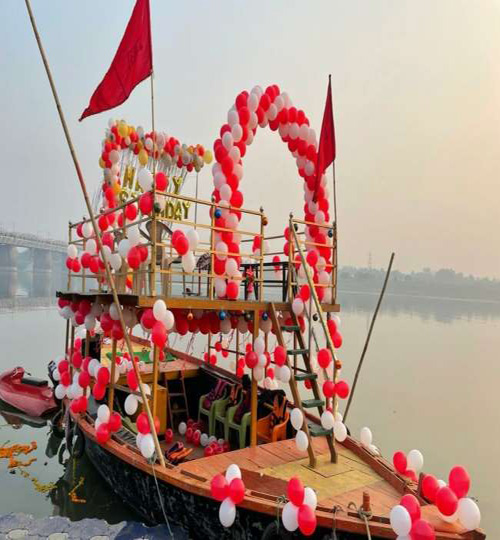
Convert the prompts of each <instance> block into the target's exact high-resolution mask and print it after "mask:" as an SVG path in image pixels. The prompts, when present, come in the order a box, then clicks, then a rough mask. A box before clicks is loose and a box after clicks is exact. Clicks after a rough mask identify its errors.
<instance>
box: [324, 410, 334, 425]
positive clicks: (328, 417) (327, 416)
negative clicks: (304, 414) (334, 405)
mask: <svg viewBox="0 0 500 540" xmlns="http://www.w3.org/2000/svg"><path fill="white" fill-rule="evenodd" d="M334 424H335V418H334V417H333V414H332V413H331V412H330V411H323V414H322V415H321V426H322V427H323V429H333V425H334Z"/></svg>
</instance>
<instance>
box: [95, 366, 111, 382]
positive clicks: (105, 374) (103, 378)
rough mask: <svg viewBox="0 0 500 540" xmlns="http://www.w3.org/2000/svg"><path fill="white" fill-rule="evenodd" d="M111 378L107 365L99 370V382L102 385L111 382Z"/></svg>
mask: <svg viewBox="0 0 500 540" xmlns="http://www.w3.org/2000/svg"><path fill="white" fill-rule="evenodd" d="M109 379H110V374H109V369H108V368H107V367H105V366H102V367H100V368H99V370H98V371H97V382H98V383H99V384H100V385H102V386H106V385H107V384H108V383H109Z"/></svg>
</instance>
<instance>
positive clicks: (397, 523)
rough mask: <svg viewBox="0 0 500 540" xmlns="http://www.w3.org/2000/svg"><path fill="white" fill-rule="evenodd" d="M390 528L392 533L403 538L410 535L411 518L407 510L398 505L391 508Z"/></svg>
mask: <svg viewBox="0 0 500 540" xmlns="http://www.w3.org/2000/svg"><path fill="white" fill-rule="evenodd" d="M389 519H390V522H391V527H392V529H393V531H394V532H395V533H396V534H398V535H400V536H405V535H408V534H410V530H411V517H410V514H409V512H408V510H407V509H406V508H405V507H404V506H401V505H400V504H398V505H396V506H393V507H392V510H391V513H390V515H389Z"/></svg>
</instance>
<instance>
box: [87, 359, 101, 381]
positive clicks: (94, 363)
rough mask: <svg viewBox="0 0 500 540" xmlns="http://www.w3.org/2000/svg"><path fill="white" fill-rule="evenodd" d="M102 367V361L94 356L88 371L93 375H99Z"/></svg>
mask: <svg viewBox="0 0 500 540" xmlns="http://www.w3.org/2000/svg"><path fill="white" fill-rule="evenodd" d="M100 367H101V362H99V360H97V358H92V360H91V361H90V362H89V367H88V372H89V375H91V376H92V377H97V371H98V369H99V368H100Z"/></svg>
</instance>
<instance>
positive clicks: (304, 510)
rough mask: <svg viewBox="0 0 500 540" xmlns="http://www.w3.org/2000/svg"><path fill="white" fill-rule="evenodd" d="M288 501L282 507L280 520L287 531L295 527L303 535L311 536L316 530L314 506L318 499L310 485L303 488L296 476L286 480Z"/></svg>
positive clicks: (292, 530) (293, 529) (291, 530)
mask: <svg viewBox="0 0 500 540" xmlns="http://www.w3.org/2000/svg"><path fill="white" fill-rule="evenodd" d="M287 497H288V502H287V503H286V504H285V506H284V507H283V512H282V514H281V521H282V522H283V526H284V527H285V529H286V530H287V531H290V532H294V531H296V530H297V529H299V530H300V532H301V533H302V534H303V535H304V536H311V535H312V534H314V531H315V530H316V525H317V521H316V514H315V511H316V506H317V504H318V499H317V497H316V493H315V492H314V490H313V489H311V488H310V487H306V488H304V486H303V485H302V482H301V481H300V479H299V478H297V477H296V476H293V477H292V478H290V480H289V481H288V485H287Z"/></svg>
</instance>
